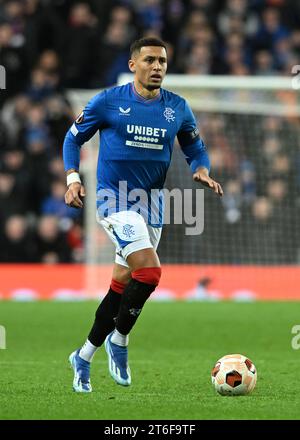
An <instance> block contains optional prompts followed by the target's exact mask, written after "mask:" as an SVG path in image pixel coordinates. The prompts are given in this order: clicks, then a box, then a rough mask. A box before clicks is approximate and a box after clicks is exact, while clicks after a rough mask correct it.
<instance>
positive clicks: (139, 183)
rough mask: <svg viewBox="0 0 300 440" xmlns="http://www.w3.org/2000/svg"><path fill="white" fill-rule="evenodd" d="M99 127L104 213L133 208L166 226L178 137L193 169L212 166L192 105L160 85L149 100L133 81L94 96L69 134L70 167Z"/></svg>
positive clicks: (67, 160)
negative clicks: (165, 210)
mask: <svg viewBox="0 0 300 440" xmlns="http://www.w3.org/2000/svg"><path fill="white" fill-rule="evenodd" d="M96 131H99V132H100V148H99V156H98V166H97V208H98V212H99V214H100V216H107V215H109V214H111V213H113V212H117V211H121V210H124V209H125V210H126V209H135V210H137V212H139V213H140V214H141V215H143V217H144V219H145V221H146V222H147V223H148V224H150V225H152V226H161V225H162V223H163V215H162V213H163V191H162V189H163V186H164V182H165V179H166V174H167V170H168V167H169V165H170V162H171V156H172V151H173V145H174V140H175V137H176V136H177V137H178V140H179V143H180V145H181V148H182V151H183V153H184V155H185V158H186V160H187V162H188V163H189V165H190V167H191V169H192V171H193V172H195V171H196V169H197V168H198V167H200V166H205V167H206V168H208V169H209V166H210V165H209V158H208V155H207V151H206V148H205V145H204V143H203V141H202V140H201V139H200V138H199V132H198V130H197V124H196V121H195V117H194V115H193V113H192V111H191V109H190V107H189V105H188V104H187V102H186V101H185V99H183V98H182V97H180V96H178V95H176V94H174V93H172V92H169V91H167V90H165V89H160V93H159V95H158V96H156V97H155V98H153V99H145V98H144V97H142V96H141V95H139V94H138V93H137V92H136V90H135V88H134V84H133V83H129V84H126V85H124V86H120V87H113V88H111V89H108V90H105V91H103V92H101V93H99V94H98V95H96V96H95V97H94V98H92V99H91V101H90V102H89V103H88V104H87V106H86V107H85V109H84V110H83V112H82V114H81V115H80V116H79V117H78V118H77V120H76V121H75V122H74V124H73V125H72V127H71V128H70V130H69V131H68V132H67V134H66V137H65V141H64V147H63V156H64V163H65V169H66V170H68V169H70V168H75V169H79V161H80V147H81V146H82V144H83V143H84V142H86V141H87V140H89V139H90V138H91V137H92V136H93V135H94V134H95V133H96Z"/></svg>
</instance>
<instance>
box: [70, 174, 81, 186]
mask: <svg viewBox="0 0 300 440" xmlns="http://www.w3.org/2000/svg"><path fill="white" fill-rule="evenodd" d="M75 182H78V183H81V180H80V175H79V173H76V172H75V171H74V172H73V173H71V174H68V175H67V186H69V185H71V183H75Z"/></svg>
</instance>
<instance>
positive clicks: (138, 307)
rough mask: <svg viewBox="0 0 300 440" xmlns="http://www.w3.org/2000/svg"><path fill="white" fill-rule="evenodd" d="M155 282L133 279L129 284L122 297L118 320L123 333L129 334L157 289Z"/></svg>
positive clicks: (120, 330) (117, 327)
mask: <svg viewBox="0 0 300 440" xmlns="http://www.w3.org/2000/svg"><path fill="white" fill-rule="evenodd" d="M155 288H156V286H154V285H153V284H146V283H142V282H141V281H138V280H135V279H132V280H131V281H130V283H129V284H127V286H126V288H125V290H124V292H123V294H122V298H121V304H120V308H119V313H118V317H117V321H116V329H117V330H118V332H120V333H121V334H122V335H128V333H129V332H130V330H131V329H132V327H133V326H134V324H135V322H136V320H137V318H138V316H139V314H140V313H141V311H142V308H143V305H144V304H145V302H146V301H147V299H148V298H149V296H150V295H151V293H152V292H153V291H154V290H155Z"/></svg>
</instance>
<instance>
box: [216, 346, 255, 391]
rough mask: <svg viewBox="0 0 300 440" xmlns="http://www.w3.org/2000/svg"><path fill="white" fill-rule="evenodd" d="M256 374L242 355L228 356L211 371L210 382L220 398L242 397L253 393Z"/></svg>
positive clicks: (248, 360)
mask: <svg viewBox="0 0 300 440" xmlns="http://www.w3.org/2000/svg"><path fill="white" fill-rule="evenodd" d="M256 380H257V372H256V368H255V365H254V364H253V362H252V361H251V360H250V359H249V358H247V357H246V356H243V355H242V354H228V355H226V356H223V357H222V358H221V359H219V360H218V361H217V362H216V364H215V366H214V367H213V369H212V371H211V381H212V384H213V387H214V388H215V390H216V391H217V392H218V393H219V394H221V395H222V396H243V395H245V394H249V393H251V391H253V389H254V387H255V385H256Z"/></svg>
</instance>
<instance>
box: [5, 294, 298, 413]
mask: <svg viewBox="0 0 300 440" xmlns="http://www.w3.org/2000/svg"><path fill="white" fill-rule="evenodd" d="M96 308H97V303H95V302H82V303H58V302H35V303H16V302H0V324H1V325H4V326H5V328H6V333H7V341H6V344H7V349H6V350H0V371H1V375H0V419H103V420H110V419H114V420H122V419H129V420H141V419H150V420H151V419H158V420H163V419H165V420H166V419H171V420H176V419H177V420H178V419H194V420H202V419H300V381H299V365H300V364H299V362H300V350H293V349H292V346H291V339H292V337H293V335H292V334H291V329H292V327H293V326H294V325H295V324H300V314H299V309H300V304H299V303H250V304H245V303H231V302H220V303H202V302H190V303H186V302H174V303H157V302H150V303H148V304H147V305H146V306H145V308H144V310H143V312H142V315H141V317H140V318H139V321H138V322H137V325H136V326H135V328H134V330H133V332H132V334H131V338H130V351H129V360H130V366H131V371H132V381H133V383H132V385H131V386H130V387H128V388H124V387H121V386H119V385H117V384H115V383H114V382H113V380H112V379H111V378H110V376H109V374H108V370H107V360H106V353H105V351H104V349H103V348H101V349H100V350H99V351H98V353H97V354H96V356H95V358H94V361H93V365H92V375H91V380H92V385H93V389H94V391H93V393H92V394H88V395H78V394H76V393H74V392H73V391H72V379H73V374H72V370H71V369H70V368H69V364H68V361H67V359H68V356H69V354H70V352H71V351H73V350H74V349H75V348H77V347H78V346H79V345H80V344H82V343H83V342H84V339H85V337H86V335H87V333H88V331H89V329H90V326H91V324H92V321H93V316H94V312H95V310H96ZM230 353H242V354H245V355H247V356H249V358H250V359H251V360H252V361H253V362H254V364H255V365H256V367H257V370H258V381H257V386H256V389H255V390H254V392H253V393H252V394H250V395H248V396H242V397H222V396H219V395H217V394H216V393H215V391H214V390H213V388H212V385H211V381H210V371H211V368H212V367H213V365H214V363H215V361H216V360H217V359H218V358H220V357H221V356H223V355H225V354H230Z"/></svg>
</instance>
